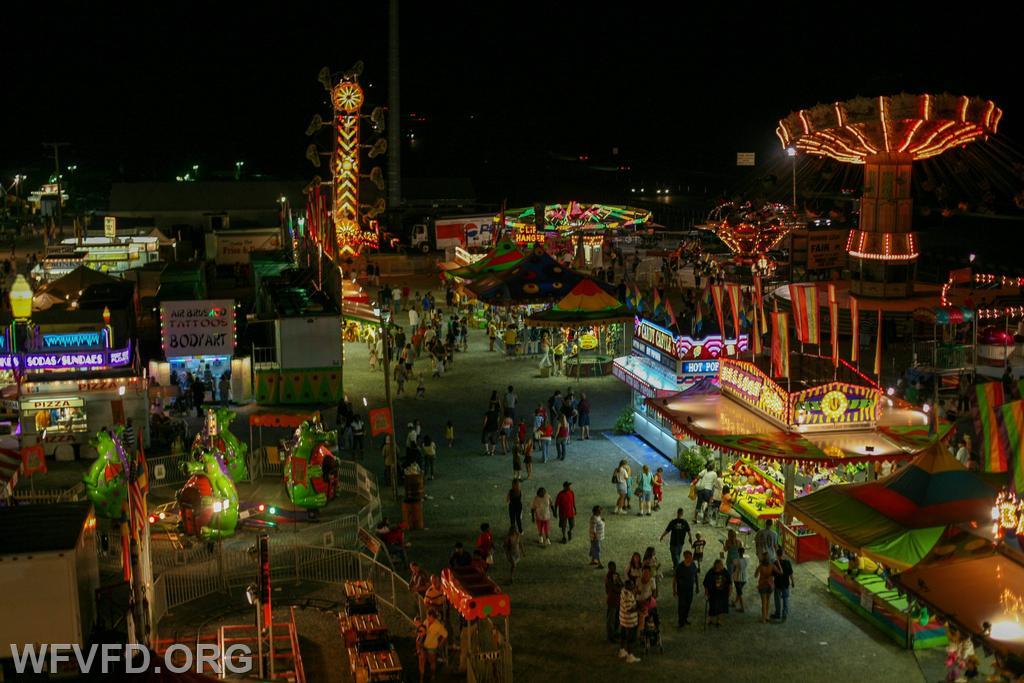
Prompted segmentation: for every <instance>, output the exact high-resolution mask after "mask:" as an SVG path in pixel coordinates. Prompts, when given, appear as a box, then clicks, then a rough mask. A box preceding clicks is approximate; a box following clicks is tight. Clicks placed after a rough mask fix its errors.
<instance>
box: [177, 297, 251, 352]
mask: <svg viewBox="0 0 1024 683" xmlns="http://www.w3.org/2000/svg"><path fill="white" fill-rule="evenodd" d="M160 329H161V336H162V338H163V346H164V355H165V356H166V357H167V358H180V357H181V356H231V355H233V354H234V352H235V302H234V301H233V300H231V299H206V300H203V301H165V302H164V303H163V305H162V306H161V310H160Z"/></svg>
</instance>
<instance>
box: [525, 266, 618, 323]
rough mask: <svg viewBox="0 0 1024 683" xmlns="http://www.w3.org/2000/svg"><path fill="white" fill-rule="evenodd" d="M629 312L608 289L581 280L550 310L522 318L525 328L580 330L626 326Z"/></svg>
mask: <svg viewBox="0 0 1024 683" xmlns="http://www.w3.org/2000/svg"><path fill="white" fill-rule="evenodd" d="M632 319H633V312H632V311H631V310H630V309H629V308H628V307H627V306H626V305H625V304H623V303H622V302H621V301H619V300H618V299H617V298H615V295H614V294H613V293H612V289H611V287H609V286H607V285H604V284H602V283H600V282H598V281H596V280H593V279H591V278H589V277H584V278H583V279H582V280H580V281H579V282H577V283H576V285H575V286H574V287H573V288H572V289H570V290H569V292H568V293H567V294H566V295H565V296H563V297H562V298H561V299H559V300H558V301H556V302H555V303H554V304H553V305H552V306H551V308H549V309H547V310H546V311H540V312H538V313H534V314H533V315H531V316H529V317H528V318H526V321H525V323H526V325H527V326H528V327H580V326H584V325H606V324H610V323H620V322H628V321H630V320H632Z"/></svg>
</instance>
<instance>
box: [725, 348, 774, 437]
mask: <svg viewBox="0 0 1024 683" xmlns="http://www.w3.org/2000/svg"><path fill="white" fill-rule="evenodd" d="M718 384H719V386H720V387H721V389H722V393H724V394H727V395H729V396H732V397H734V398H736V399H737V400H739V401H740V402H741V403H744V404H746V405H747V406H749V407H751V408H753V409H755V410H756V411H757V412H759V413H761V414H763V415H765V416H766V417H768V418H769V419H771V420H772V421H774V422H778V423H780V424H782V425H787V426H788V424H789V401H788V395H787V394H786V392H785V391H783V390H782V388H781V387H780V386H779V385H778V384H776V383H775V382H774V381H772V379H771V377H769V376H768V375H766V374H765V373H764V372H762V371H761V370H760V369H759V368H758V367H757V366H756V365H754V364H753V363H748V362H746V361H739V360H733V359H731V358H723V359H721V360H720V361H719V368H718Z"/></svg>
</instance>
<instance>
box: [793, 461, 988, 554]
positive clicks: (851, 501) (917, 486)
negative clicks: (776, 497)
mask: <svg viewBox="0 0 1024 683" xmlns="http://www.w3.org/2000/svg"><path fill="white" fill-rule="evenodd" d="M995 497H996V490H995V489H994V488H992V487H991V486H990V485H989V484H987V483H986V482H984V481H983V480H982V479H980V478H979V477H977V476H976V475H974V474H972V473H971V472H968V471H967V470H966V469H964V467H963V465H961V464H960V463H959V462H957V460H956V458H954V457H953V456H952V455H950V453H949V452H948V451H947V450H946V448H945V447H944V446H943V445H942V444H941V443H935V444H933V445H932V446H931V447H929V448H928V449H927V450H926V451H924V452H923V453H921V454H920V455H919V456H917V457H916V458H915V459H914V460H913V461H912V462H911V463H910V464H909V465H907V466H906V467H904V468H902V469H900V470H897V471H896V472H893V473H892V474H890V475H889V476H888V477H884V478H882V479H878V480H875V481H872V482H867V483H859V484H841V485H837V486H829V487H826V488H823V489H820V490H818V491H815V492H814V493H811V494H808V495H806V496H804V497H803V498H798V499H796V500H791V501H788V502H787V503H786V514H787V515H792V516H795V517H797V518H798V519H799V520H800V521H801V522H803V523H804V525H806V526H807V527H808V528H810V529H812V530H813V531H815V532H817V533H819V534H821V535H822V536H825V537H826V538H828V539H829V541H830V542H831V543H834V544H836V545H841V546H843V547H845V548H847V549H849V550H853V551H855V552H857V553H858V554H860V555H864V556H866V557H869V558H871V559H872V560H875V561H876V562H880V563H882V564H884V565H886V566H888V567H891V568H893V569H896V570H905V569H907V568H909V567H912V566H914V565H916V564H917V563H918V562H919V561H920V560H921V559H922V558H924V557H925V556H926V555H927V554H928V553H929V552H930V551H931V550H932V548H934V547H935V545H936V544H937V543H938V542H939V539H940V538H941V537H942V535H943V533H944V532H945V531H946V528H947V527H948V526H950V525H956V524H966V523H970V522H976V523H982V522H987V521H989V520H990V519H991V514H992V512H991V511H992V504H993V501H994V500H995Z"/></svg>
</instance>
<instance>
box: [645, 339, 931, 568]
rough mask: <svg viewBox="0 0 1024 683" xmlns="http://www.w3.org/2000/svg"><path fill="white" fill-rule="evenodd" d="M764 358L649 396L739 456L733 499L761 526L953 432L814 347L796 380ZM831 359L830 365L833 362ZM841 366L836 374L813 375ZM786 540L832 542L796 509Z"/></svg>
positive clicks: (821, 546)
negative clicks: (781, 376)
mask: <svg viewBox="0 0 1024 683" xmlns="http://www.w3.org/2000/svg"><path fill="white" fill-rule="evenodd" d="M762 364H763V361H762V360H761V359H758V362H751V361H748V360H739V359H736V358H722V359H720V361H719V371H718V377H717V379H718V387H717V389H716V388H713V387H708V386H707V385H705V387H704V388H703V390H701V391H695V390H690V391H683V392H680V393H677V394H675V395H673V396H668V397H653V398H648V399H646V404H647V407H648V408H649V409H650V411H651V412H652V413H655V414H658V415H660V416H661V418H662V419H663V421H664V423H665V425H666V427H667V428H669V429H671V430H672V432H673V434H674V435H675V436H676V438H677V439H679V440H683V441H693V442H696V443H699V444H703V445H705V446H708V447H710V448H712V449H714V450H716V451H718V452H719V453H720V454H721V457H722V458H723V459H724V458H725V457H727V456H730V457H733V458H735V459H734V460H733V462H732V463H730V466H729V467H728V469H726V471H725V472H723V479H724V480H725V483H726V484H728V485H729V486H730V487H731V489H732V492H733V504H734V506H735V509H736V511H737V512H738V513H739V514H740V516H741V517H742V519H743V520H744V521H746V522H747V523H748V524H750V525H751V526H752V527H754V528H760V527H763V526H764V523H765V521H766V520H768V519H773V520H775V519H779V518H781V517H782V516H783V511H784V503H785V501H787V500H793V499H795V498H799V497H802V496H805V495H807V494H809V493H811V492H813V491H815V490H818V489H821V488H823V487H827V486H829V485H832V484H837V483H842V482H844V481H848V480H856V479H865V478H868V477H870V476H871V472H870V469H869V468H866V467H865V465H866V464H870V463H875V462H881V461H889V462H895V461H901V460H909V459H911V458H913V457H914V456H915V455H916V454H917V453H919V452H921V451H922V450H924V449H925V448H927V447H929V446H930V445H931V444H933V443H934V442H935V441H936V440H937V439H938V436H940V435H941V436H944V435H946V434H947V433H948V432H949V427H950V426H949V425H948V424H945V423H944V424H941V425H940V429H939V435H934V434H930V433H929V430H928V425H927V415H925V414H924V413H923V412H921V411H919V410H915V409H913V408H910V407H908V406H905V405H903V404H900V403H898V402H896V401H895V400H893V399H891V398H889V397H887V396H884V395H883V393H882V392H881V390H880V389H879V388H878V386H877V385H875V384H874V383H873V382H871V381H870V380H869V379H867V378H866V377H865V376H863V375H861V374H860V373H859V372H857V371H856V370H855V369H854V368H853V367H852V366H849V365H847V364H845V363H844V362H842V361H840V364H839V366H838V367H835V366H833V364H832V359H831V358H820V357H817V356H806V355H805V356H804V357H803V358H802V359H801V361H800V362H797V361H796V360H795V359H794V360H792V361H791V367H792V368H797V367H800V368H802V369H803V375H802V376H798V377H793V378H791V379H790V383H788V384H787V386H786V387H783V386H782V385H780V384H778V383H777V382H776V381H774V380H773V379H772V378H771V377H770V376H769V374H768V370H767V369H766V368H762V367H761V365H762ZM826 369H827V373H826V372H825V371H826ZM824 374H828V375H832V376H833V377H835V378H836V379H835V380H833V381H818V382H816V381H813V380H811V379H808V378H811V377H816V376H818V377H820V376H822V375H824ZM781 532H782V540H783V543H784V545H785V547H786V548H787V550H788V551H789V552H791V553H792V557H793V558H794V559H795V560H796V561H797V562H803V561H808V560H820V559H824V558H825V557H826V556H827V545H826V544H825V543H824V542H823V541H822V539H820V538H817V537H816V533H815V531H814V530H813V529H810V528H807V527H806V526H804V525H802V524H801V523H800V522H799V521H798V520H797V519H793V518H790V519H787V520H785V521H784V524H783V525H782V528H781Z"/></svg>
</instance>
